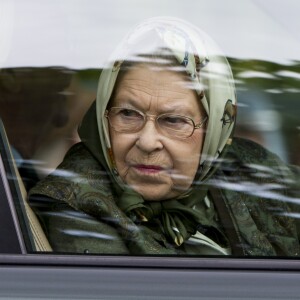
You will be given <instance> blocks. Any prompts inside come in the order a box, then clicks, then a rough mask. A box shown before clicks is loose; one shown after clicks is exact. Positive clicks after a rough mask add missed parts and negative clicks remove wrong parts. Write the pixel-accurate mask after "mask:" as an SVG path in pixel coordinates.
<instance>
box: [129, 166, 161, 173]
mask: <svg viewBox="0 0 300 300" xmlns="http://www.w3.org/2000/svg"><path fill="white" fill-rule="evenodd" d="M133 167H134V168H135V169H136V170H138V171H139V172H141V173H143V174H157V173H159V172H161V171H163V170H164V168H162V167H161V166H157V165H143V164H138V165H134V166H133Z"/></svg>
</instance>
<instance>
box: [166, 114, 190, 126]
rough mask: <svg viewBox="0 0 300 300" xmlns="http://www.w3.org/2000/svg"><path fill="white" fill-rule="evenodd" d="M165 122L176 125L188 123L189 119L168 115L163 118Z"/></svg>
mask: <svg viewBox="0 0 300 300" xmlns="http://www.w3.org/2000/svg"><path fill="white" fill-rule="evenodd" d="M163 122H164V123H166V124H167V123H169V124H174V125H181V124H186V123H187V121H186V119H185V118H183V117H179V116H167V117H164V118H163Z"/></svg>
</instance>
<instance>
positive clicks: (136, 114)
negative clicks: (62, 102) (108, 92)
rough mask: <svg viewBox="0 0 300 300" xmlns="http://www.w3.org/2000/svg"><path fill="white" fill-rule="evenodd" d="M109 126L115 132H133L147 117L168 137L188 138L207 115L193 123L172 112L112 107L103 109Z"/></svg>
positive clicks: (201, 124)
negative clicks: (159, 112)
mask: <svg viewBox="0 0 300 300" xmlns="http://www.w3.org/2000/svg"><path fill="white" fill-rule="evenodd" d="M105 117H106V118H107V119H108V121H109V124H110V126H111V127H112V128H113V129H114V130H115V131H117V132H124V133H134V132H138V131H140V130H141V129H142V128H143V127H144V126H145V124H146V122H147V120H148V119H152V120H154V121H155V123H156V124H157V125H158V128H159V129H160V132H161V133H162V134H163V135H165V136H168V137H176V138H183V139H184V138H188V137H190V136H191V135H192V134H193V133H194V130H195V129H199V128H201V127H202V126H203V124H204V123H205V122H206V120H207V118H208V117H207V116H206V117H205V118H204V119H203V120H202V121H201V122H200V123H198V124H196V125H195V122H194V121H193V119H191V118H189V117H185V116H181V115H176V114H172V113H166V114H161V115H158V116H155V115H148V114H144V113H142V112H141V111H138V110H136V109H131V108H124V107H112V108H110V109H109V110H106V111H105Z"/></svg>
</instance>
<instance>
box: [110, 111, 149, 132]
mask: <svg viewBox="0 0 300 300" xmlns="http://www.w3.org/2000/svg"><path fill="white" fill-rule="evenodd" d="M108 119H109V123H110V125H111V127H112V128H113V129H114V130H116V131H119V132H135V131H138V130H140V129H141V128H142V127H143V124H144V116H143V115H142V114H141V113H140V112H138V111H136V110H134V109H128V108H122V107H112V108H111V109H110V111H109V113H108Z"/></svg>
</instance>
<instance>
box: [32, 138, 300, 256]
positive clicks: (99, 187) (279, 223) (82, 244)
mask: <svg viewBox="0 0 300 300" xmlns="http://www.w3.org/2000/svg"><path fill="white" fill-rule="evenodd" d="M207 185H208V187H209V188H208V199H210V200H211V202H212V204H211V205H205V203H204V202H205V201H203V199H199V207H200V208H201V209H202V210H203V224H204V225H205V226H201V224H199V227H197V228H196V230H198V231H201V233H203V234H206V233H207V234H208V235H209V236H210V238H212V239H214V240H215V241H216V242H217V243H219V244H220V243H221V244H228V245H227V246H229V247H230V249H231V253H232V255H236V256H244V255H247V256H250V255H255V256H277V255H280V256H298V255H299V253H300V252H299V239H298V231H297V224H296V222H295V219H294V218H293V216H294V214H293V213H294V211H293V210H291V207H293V209H296V210H297V207H298V204H297V199H298V200H299V198H297V197H298V195H297V194H294V195H293V194H292V192H293V191H295V189H293V188H292V187H293V186H297V183H296V180H295V177H294V174H293V172H291V170H290V168H288V167H287V166H286V165H285V164H283V163H282V162H281V161H280V160H279V159H278V158H277V157H276V156H275V155H274V154H272V153H270V152H269V151H267V150H265V149H264V148H262V147H261V146H259V145H257V144H255V143H254V142H251V141H248V140H244V139H234V140H233V143H232V145H231V147H230V149H229V150H228V151H227V153H226V156H225V158H223V159H222V162H221V163H220V166H219V167H218V168H217V171H216V172H215V173H214V174H213V176H212V177H211V178H210V179H209V181H208V182H207ZM196 187H197V185H195V188H196ZM200 187H201V185H200ZM196 192H197V191H196ZM29 201H30V204H31V206H32V207H33V209H34V210H35V211H36V213H37V215H38V217H39V219H40V221H41V223H42V226H43V228H44V230H45V232H46V235H47V236H48V239H49V241H50V244H51V246H52V247H53V250H54V251H57V252H71V253H101V254H133V255H139V254H159V255H203V254H205V253H206V252H205V251H203V250H202V249H201V248H202V246H201V245H198V244H195V245H194V244H191V243H190V242H189V240H188V241H186V242H185V243H183V244H182V245H181V246H179V247H178V246H175V245H174V244H172V243H171V242H170V241H168V240H167V239H166V237H165V236H164V233H163V229H162V228H161V226H160V222H159V218H156V219H154V220H151V221H149V222H140V221H135V220H134V219H133V218H131V217H130V216H127V215H126V214H125V213H124V212H123V211H122V210H121V209H120V208H119V207H118V205H117V204H116V202H117V201H116V194H115V192H114V188H113V186H112V184H111V181H110V178H109V177H108V176H107V174H106V172H105V171H104V169H103V168H102V167H101V165H100V164H99V162H98V161H97V160H96V158H95V157H94V156H93V155H92V154H91V153H90V152H89V151H88V149H87V148H86V147H85V145H84V144H83V143H79V144H76V145H75V146H73V147H72V148H71V149H70V150H69V152H68V153H67V155H66V157H65V159H64V161H63V162H62V163H61V165H60V166H59V167H58V168H57V170H56V171H55V172H54V173H53V174H51V175H50V176H48V177H47V178H46V179H44V180H42V181H40V182H39V183H38V184H37V185H36V186H35V187H34V188H33V189H32V190H31V191H30V194H29ZM289 204H292V205H289ZM214 236H215V237H216V238H214ZM224 237H225V238H224Z"/></svg>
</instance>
